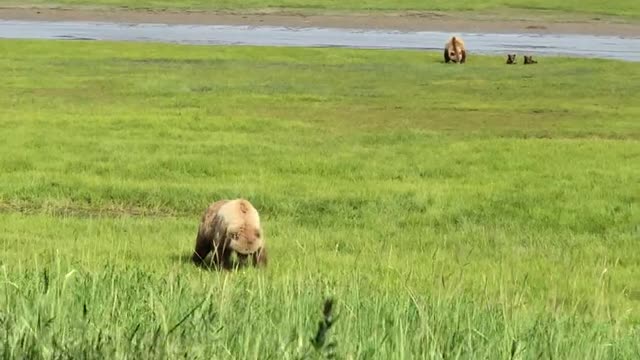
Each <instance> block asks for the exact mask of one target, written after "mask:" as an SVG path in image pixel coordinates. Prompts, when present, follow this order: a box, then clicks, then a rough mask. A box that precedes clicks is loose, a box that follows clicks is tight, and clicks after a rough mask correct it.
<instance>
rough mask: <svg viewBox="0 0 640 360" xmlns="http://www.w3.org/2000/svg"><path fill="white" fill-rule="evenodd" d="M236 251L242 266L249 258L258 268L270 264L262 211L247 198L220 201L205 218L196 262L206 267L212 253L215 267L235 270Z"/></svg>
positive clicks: (201, 227)
mask: <svg viewBox="0 0 640 360" xmlns="http://www.w3.org/2000/svg"><path fill="white" fill-rule="evenodd" d="M234 252H235V253H236V255H237V257H238V260H239V262H240V265H245V264H246V262H247V260H248V258H249V257H251V260H252V263H253V265H254V266H256V267H259V266H266V265H267V249H266V244H265V240H264V234H263V233H262V229H261V226H260V216H259V214H258V211H257V210H256V209H255V208H254V207H253V205H251V203H250V202H249V201H247V200H245V199H234V200H226V199H225V200H218V201H216V202H214V203H212V204H211V205H209V207H207V209H206V210H205V212H204V214H203V215H202V219H201V221H200V226H199V227H198V235H197V236H196V246H195V251H194V253H193V256H192V260H193V262H194V263H196V264H198V265H202V264H204V263H205V258H206V257H207V255H209V253H212V259H211V260H212V263H213V265H214V266H215V267H222V268H223V269H231V268H232V267H233V263H232V259H231V255H232V254H233V253H234Z"/></svg>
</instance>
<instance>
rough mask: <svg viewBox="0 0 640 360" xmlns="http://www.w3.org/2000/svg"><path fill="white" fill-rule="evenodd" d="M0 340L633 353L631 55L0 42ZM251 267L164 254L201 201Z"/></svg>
mask: <svg viewBox="0 0 640 360" xmlns="http://www.w3.org/2000/svg"><path fill="white" fill-rule="evenodd" d="M0 52H1V53H2V54H3V56H2V58H0V73H1V74H2V78H3V81H2V84H1V85H0V109H2V111H0V139H2V141H0V154H1V155H0V250H1V254H2V255H1V256H0V279H1V281H0V353H1V354H3V358H25V357H27V358H30V359H36V358H74V359H77V358H96V359H98V358H100V359H102V358H129V359H143V358H153V359H158V358H178V357H186V358H189V359H204V358H212V357H213V358H225V359H226V358H229V359H231V358H234V359H254V358H260V359H267V358H270V359H299V358H306V357H305V356H307V355H308V356H312V355H313V356H319V353H318V352H316V350H314V349H313V347H312V346H311V343H310V341H309V339H310V338H311V337H313V336H314V334H315V332H316V328H317V323H318V321H319V320H320V319H321V318H322V304H323V301H324V299H325V298H327V297H334V298H335V300H336V309H335V311H336V316H337V318H336V320H335V325H334V327H333V328H331V329H330V331H329V332H328V333H327V341H328V342H335V343H336V346H335V352H336V354H337V355H338V358H341V359H356V358H357V359H371V358H375V359H415V358H434V359H445V358H446V359H449V358H467V359H507V358H509V359H511V358H513V359H539V358H545V359H547V358H549V359H586V358H588V359H607V360H609V359H631V358H637V357H638V356H639V355H640V313H639V310H640V306H639V305H640V252H639V251H638V241H639V240H640V225H639V224H640V207H639V203H640V166H638V164H640V122H639V121H638V119H639V118H640V103H638V101H637V97H636V96H637V94H638V93H640V64H638V63H630V62H617V61H605V60H587V59H567V58H560V57H539V58H538V60H539V64H537V65H535V66H523V65H518V66H506V65H504V59H503V58H501V57H481V56H473V55H472V56H471V57H470V58H469V62H468V63H467V64H465V65H462V66H460V65H453V64H449V65H445V64H443V63H442V62H441V53H440V52H419V51H374V50H347V49H300V48H298V49H294V48H267V47H263V48H259V47H255V48H254V47H198V46H192V47H188V46H178V45H160V44H139V43H135V44H134V43H129V44H116V43H107V42H102V43H89V42H56V41H8V40H3V41H0ZM232 197H246V198H248V199H249V200H251V201H252V202H253V203H254V205H255V206H256V207H257V208H258V210H259V211H260V212H261V215H262V218H263V223H264V228H265V231H266V234H267V242H268V244H269V249H270V263H269V267H268V268H267V269H265V270H264V271H258V270H255V269H250V268H249V269H244V270H242V271H239V272H235V273H216V272H211V271H205V270H201V269H199V268H196V267H194V266H192V264H190V263H189V261H188V257H189V255H190V251H191V250H192V247H193V244H194V240H195V234H196V229H197V225H198V221H199V218H200V215H201V213H202V211H203V210H204V208H205V207H206V206H207V205H208V203H209V202H212V201H214V200H216V199H219V198H232Z"/></svg>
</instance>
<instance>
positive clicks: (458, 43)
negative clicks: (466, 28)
mask: <svg viewBox="0 0 640 360" xmlns="http://www.w3.org/2000/svg"><path fill="white" fill-rule="evenodd" d="M466 60H467V50H466V49H465V47H464V41H463V40H462V39H461V38H460V37H455V36H452V37H451V39H449V41H447V43H446V44H445V45H444V62H446V63H448V62H449V61H453V62H455V63H459V64H464V63H465V61H466Z"/></svg>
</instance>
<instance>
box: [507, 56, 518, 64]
mask: <svg viewBox="0 0 640 360" xmlns="http://www.w3.org/2000/svg"><path fill="white" fill-rule="evenodd" d="M513 64H516V54H507V65H513Z"/></svg>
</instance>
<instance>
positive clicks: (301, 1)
mask: <svg viewBox="0 0 640 360" xmlns="http://www.w3.org/2000/svg"><path fill="white" fill-rule="evenodd" d="M2 3H5V4H10V5H25V3H27V4H37V5H43V4H44V5H64V6H107V7H126V8H138V9H140V8H151V9H158V8H159V9H212V10H240V11H242V10H251V9H253V10H256V9H297V10H306V11H326V10H331V11H403V10H417V11H475V12H478V11H479V12H487V11H488V12H502V13H511V14H513V13H514V12H516V13H520V14H522V13H527V12H529V13H530V12H536V11H550V12H552V13H558V14H565V15H568V14H570V13H574V14H591V15H594V16H596V15H610V16H624V17H632V18H636V19H637V18H639V17H640V2H638V1H637V0H615V1H608V2H607V1H602V0H565V1H554V0H484V1H481V0H466V1H450V0H431V1H420V0H400V1H397V0H360V1H356V0H346V1H345V0H342V1H338V0H315V1H308V0H276V1H265V0H219V1H210V0H181V1H175V0H135V1H133V0H55V1H52V0H28V1H26V2H17V1H16V0H0V4H2Z"/></svg>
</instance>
